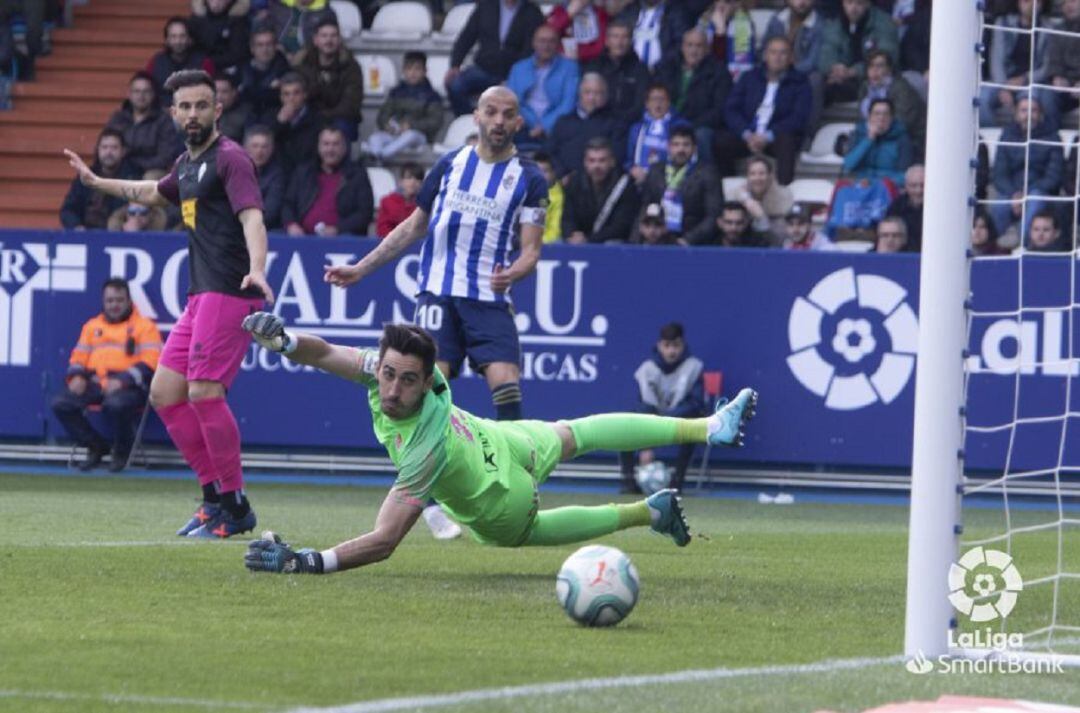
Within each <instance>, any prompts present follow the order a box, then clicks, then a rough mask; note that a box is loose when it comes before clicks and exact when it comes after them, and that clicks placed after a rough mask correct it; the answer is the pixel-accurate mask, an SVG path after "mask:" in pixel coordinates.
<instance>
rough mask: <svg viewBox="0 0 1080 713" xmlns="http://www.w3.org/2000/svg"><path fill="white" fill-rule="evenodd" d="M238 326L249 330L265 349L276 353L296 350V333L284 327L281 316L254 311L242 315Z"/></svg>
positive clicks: (289, 352)
mask: <svg viewBox="0 0 1080 713" xmlns="http://www.w3.org/2000/svg"><path fill="white" fill-rule="evenodd" d="M240 326H241V327H243V329H244V331H246V332H250V333H251V336H252V337H253V338H254V339H255V341H256V342H258V343H259V346H261V347H263V348H265V349H269V350H270V351H272V352H277V353H278V354H291V353H292V352H294V351H296V347H297V344H298V341H297V339H296V335H295V334H292V333H290V332H288V331H287V330H286V329H285V323H284V322H283V321H281V317H277V316H275V315H273V314H270V313H269V312H255V313H254V314H249V315H248V316H247V317H244V322H243V323H242V324H241V325H240Z"/></svg>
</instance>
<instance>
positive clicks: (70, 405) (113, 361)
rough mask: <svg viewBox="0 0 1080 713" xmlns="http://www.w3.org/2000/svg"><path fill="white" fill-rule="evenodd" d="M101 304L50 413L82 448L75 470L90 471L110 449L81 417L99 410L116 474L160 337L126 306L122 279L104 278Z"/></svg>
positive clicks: (126, 293)
mask: <svg viewBox="0 0 1080 713" xmlns="http://www.w3.org/2000/svg"><path fill="white" fill-rule="evenodd" d="M101 301H102V311H101V314H98V315H97V316H95V317H93V318H92V319H90V320H88V321H87V322H86V324H84V325H83V328H82V333H81V334H80V335H79V342H78V344H76V345H75V348H74V349H72V350H71V360H70V363H69V365H68V371H67V380H66V384H65V388H64V390H63V391H62V392H61V393H59V394H57V395H56V397H55V398H54V399H53V402H52V409H53V413H55V414H56V418H57V419H59V420H60V423H62V424H63V426H64V429H65V430H66V431H67V432H68V435H69V436H71V438H72V440H74V441H76V442H77V443H78V444H79V445H81V446H85V447H86V460H85V461H83V462H82V463H81V464H80V465H79V468H80V469H81V470H90V469H92V468H94V467H96V466H97V465H98V464H99V463H101V461H102V459H103V458H104V457H105V454H106V453H109V451H110V446H109V443H108V441H106V440H105V438H104V437H103V436H102V435H101V434H100V433H98V432H97V431H96V430H95V429H94V427H93V426H92V425H91V424H90V422H89V421H88V420H87V418H86V407H87V406H93V405H97V406H101V410H102V411H104V412H105V415H106V416H108V417H109V420H110V421H111V423H112V429H113V442H112V447H111V450H112V459H111V461H110V463H109V470H112V471H114V472H115V471H119V470H122V469H123V468H124V466H125V465H126V464H127V459H128V453H130V452H131V446H132V442H133V441H134V438H135V428H134V426H135V419H136V418H137V414H138V413H139V409H141V408H145V406H146V395H147V392H148V390H149V388H150V378H151V377H152V376H153V374H154V370H155V369H157V365H158V358H159V357H160V356H161V333H160V332H158V328H157V325H155V324H154V323H153V322H151V321H150V320H149V319H147V318H146V317H143V316H142V315H141V314H139V310H138V309H136V307H135V305H134V304H133V303H132V302H131V291H130V290H129V289H128V283H127V281H126V280H122V279H120V278H115V277H114V278H111V279H109V280H106V281H105V286H104V287H103V288H102V300H101Z"/></svg>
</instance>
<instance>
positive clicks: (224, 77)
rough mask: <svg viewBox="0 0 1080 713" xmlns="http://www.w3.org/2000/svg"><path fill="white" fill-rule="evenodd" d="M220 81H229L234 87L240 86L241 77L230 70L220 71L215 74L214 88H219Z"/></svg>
mask: <svg viewBox="0 0 1080 713" xmlns="http://www.w3.org/2000/svg"><path fill="white" fill-rule="evenodd" d="M218 82H228V83H229V84H231V85H232V87H233V89H239V88H240V77H238V76H236V75H235V74H229V73H228V72H218V73H217V74H215V75H214V89H217V83H218Z"/></svg>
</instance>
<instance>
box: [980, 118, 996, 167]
mask: <svg viewBox="0 0 1080 713" xmlns="http://www.w3.org/2000/svg"><path fill="white" fill-rule="evenodd" d="M979 139H980V143H984V144H986V153H987V155H988V156H989V157H990V165H991V166H993V165H994V156H996V155H997V145H998V141H1001V129H998V128H994V127H991V128H985V129H979Z"/></svg>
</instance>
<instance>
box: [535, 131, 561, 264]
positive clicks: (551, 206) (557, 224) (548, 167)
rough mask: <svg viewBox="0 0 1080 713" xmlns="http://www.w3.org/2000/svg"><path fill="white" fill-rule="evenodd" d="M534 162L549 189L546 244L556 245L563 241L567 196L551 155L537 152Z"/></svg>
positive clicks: (545, 231) (545, 219)
mask: <svg viewBox="0 0 1080 713" xmlns="http://www.w3.org/2000/svg"><path fill="white" fill-rule="evenodd" d="M533 161H534V162H535V163H536V165H537V166H538V167H539V168H540V173H542V174H544V180H545V181H547V187H548V207H547V214H546V215H545V216H544V242H545V243H554V242H558V241H559V240H562V237H563V233H562V214H563V206H564V205H566V194H565V192H564V191H563V187H562V182H561V181H560V180H559V177H558V175H557V174H556V173H555V164H554V162H553V159H552V158H551V155H550V154H548V153H547V152H545V151H537V152H536V153H535V154H533Z"/></svg>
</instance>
